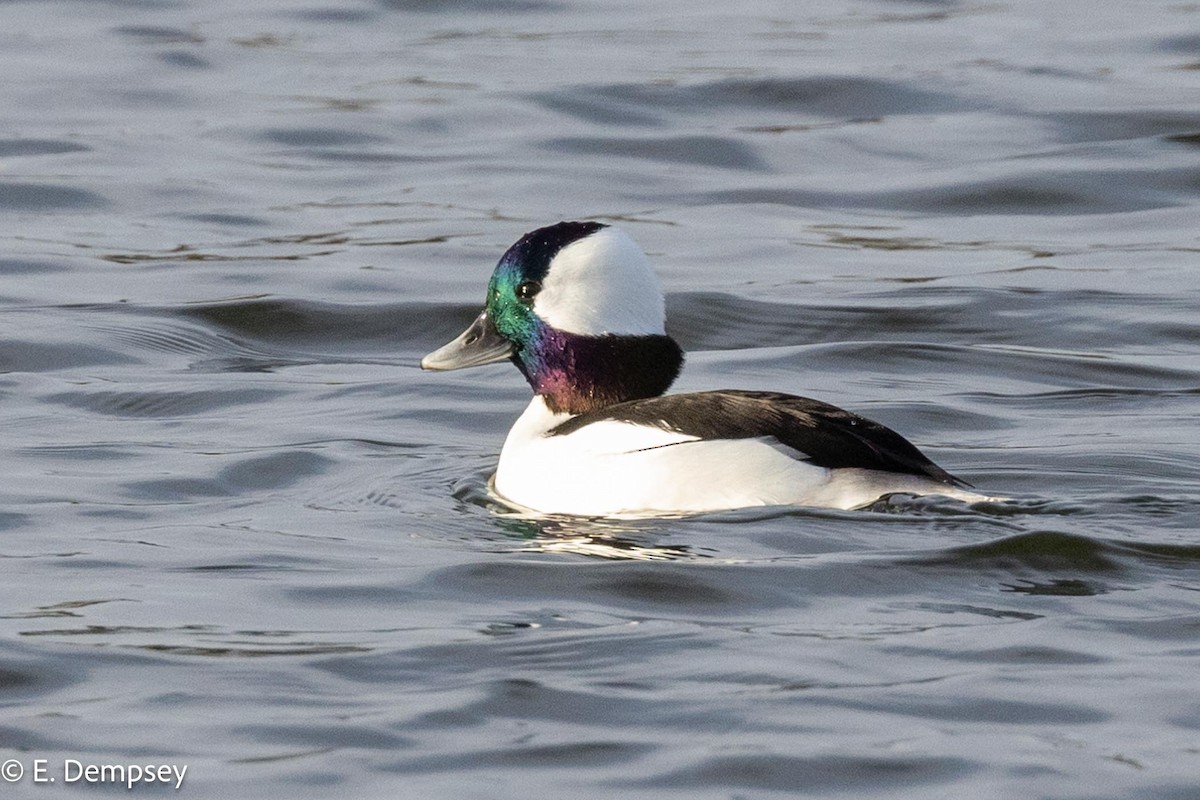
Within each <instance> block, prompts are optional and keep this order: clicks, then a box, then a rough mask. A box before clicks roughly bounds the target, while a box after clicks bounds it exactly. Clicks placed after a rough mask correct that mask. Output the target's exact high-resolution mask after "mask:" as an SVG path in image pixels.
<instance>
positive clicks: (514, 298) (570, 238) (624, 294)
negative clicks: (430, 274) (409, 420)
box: [421, 222, 683, 414]
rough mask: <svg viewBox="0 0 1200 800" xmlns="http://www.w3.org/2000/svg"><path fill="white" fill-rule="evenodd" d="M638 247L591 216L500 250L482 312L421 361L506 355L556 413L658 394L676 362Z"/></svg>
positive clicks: (430, 364) (476, 362)
mask: <svg viewBox="0 0 1200 800" xmlns="http://www.w3.org/2000/svg"><path fill="white" fill-rule="evenodd" d="M664 319H665V311H664V305H663V296H662V290H661V289H660V288H659V285H658V280H657V279H656V277H655V275H654V271H653V269H651V267H650V262H649V260H648V259H647V258H646V255H645V253H643V252H642V250H641V248H640V247H638V245H637V244H636V243H635V242H634V241H633V240H632V239H631V238H629V236H627V235H626V234H625V233H623V232H622V231H621V230H619V229H617V228H613V227H610V226H608V225H604V224H602V223H599V222H560V223H558V224H556V225H550V226H548V227H545V228H539V229H537V230H535V231H531V232H530V233H527V234H525V235H524V236H522V237H521V238H520V239H519V240H518V241H517V243H516V244H514V245H513V246H512V247H510V248H509V249H508V250H507V252H505V253H504V255H503V256H502V257H501V258H500V262H499V263H498V264H497V265H496V269H495V271H494V272H493V273H492V278H491V281H489V283H488V290H487V300H486V302H485V304H484V308H483V311H482V312H480V314H479V316H478V317H476V318H475V321H474V322H472V323H471V325H470V327H468V328H467V330H465V331H464V332H463V333H462V335H460V336H459V337H458V338H457V339H455V340H454V341H452V342H450V343H449V344H447V345H445V346H444V347H442V348H440V349H438V350H435V351H434V352H432V353H430V354H429V355H427V356H425V358H423V359H422V360H421V368H422V369H428V370H451V369H461V368H463V367H475V366H480V365H483V364H491V363H495V362H498V361H505V360H511V361H512V362H513V363H514V364H516V366H517V368H518V369H519V370H520V371H521V373H522V374H523V375H524V376H525V378H526V380H528V381H529V384H530V386H532V387H533V391H534V393H535V394H537V395H540V396H541V397H542V398H543V399H544V400H545V402H546V405H547V406H548V407H549V408H550V409H551V410H552V411H554V412H556V413H567V414H580V413H583V412H585V411H591V410H595V409H598V408H603V407H605V406H608V405H611V404H613V403H619V402H622V401H624V400H636V399H640V398H643V397H653V396H656V395H659V394H662V393H663V392H665V391H666V390H667V388H668V387H670V385H671V383H673V382H674V380H675V378H676V376H677V375H678V374H679V369H680V367H681V366H682V364H683V351H682V350H681V349H680V348H679V345H678V344H676V342H675V340H674V339H672V338H671V337H669V336H667V335H666V331H665V329H664V327H663V324H664Z"/></svg>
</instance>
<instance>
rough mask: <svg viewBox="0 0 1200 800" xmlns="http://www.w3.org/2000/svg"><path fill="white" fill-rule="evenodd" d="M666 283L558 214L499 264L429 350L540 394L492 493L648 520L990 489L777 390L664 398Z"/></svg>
mask: <svg viewBox="0 0 1200 800" xmlns="http://www.w3.org/2000/svg"><path fill="white" fill-rule="evenodd" d="M664 316H665V314H664V307H663V299H662V292H661V290H660V289H659V287H658V283H657V280H656V279H655V277H654V273H653V270H652V269H651V268H650V265H649V262H648V261H647V259H646V257H645V255H644V254H643V253H642V251H641V249H640V248H638V247H637V245H636V244H635V243H634V242H633V241H632V240H631V239H630V238H629V237H628V236H626V235H625V234H623V233H622V232H621V231H619V230H618V229H616V228H612V227H608V226H605V225H601V224H599V223H594V222H588V223H575V222H571V223H559V224H558V225H552V226H549V227H546V228H540V229H538V230H536V231H532V232H531V233H528V234H526V235H525V236H524V237H522V239H521V240H519V241H518V242H517V243H516V244H515V245H513V247H511V248H510V249H509V250H508V252H506V253H505V255H504V256H503V257H502V258H501V259H500V263H499V264H498V265H497V267H496V270H495V272H494V273H493V275H492V279H491V282H490V283H489V286H488V297H487V302H486V305H485V308H484V311H483V312H482V313H481V314H480V315H479V317H478V318H477V319H476V320H475V322H474V323H473V324H472V325H471V327H470V328H468V329H467V331H466V332H464V333H463V335H462V336H460V337H459V338H458V339H456V340H455V341H453V342H451V343H450V344H448V345H446V346H445V347H443V348H441V349H440V350H438V351H436V352H434V353H431V354H430V355H428V356H426V357H425V359H423V360H422V362H421V365H422V367H423V368H426V369H435V370H438V369H457V368H459V367H464V366H476V365H479V364H485V363H491V362H494V361H501V360H511V361H513V362H514V363H515V364H516V366H517V367H518V368H519V369H520V370H521V372H522V374H523V375H525V377H526V379H527V380H528V381H529V383H530V385H531V386H532V387H533V389H534V399H533V401H532V402H531V403H530V405H529V407H528V408H527V409H526V410H525V413H524V414H522V415H521V417H520V419H518V420H517V422H516V424H515V425H514V426H513V428H512V430H511V431H510V432H509V435H508V438H507V440H506V441H505V444H504V447H503V449H502V451H501V454H500V463H499V466H498V469H497V472H496V475H495V478H494V489H495V491H496V493H497V494H499V495H500V496H501V498H502V499H504V500H506V501H508V502H509V503H511V504H513V505H516V506H519V507H521V508H524V509H527V510H530V511H535V512H544V513H565V514H583V515H596V516H602V515H614V516H615V515H620V516H642V515H653V514H678V513H695V512H703V511H716V510H723V509H731V508H741V507H746V506H762V505H807V506H822V507H834V508H855V507H859V506H863V505H866V504H869V503H871V502H873V501H874V500H876V499H878V498H879V497H881V496H883V495H887V494H892V493H897V492H904V493H912V494H943V495H949V496H952V497H957V498H960V499H965V500H981V499H985V498H983V497H982V496H980V495H976V494H974V493H972V492H970V491H968V490H967V484H965V483H964V482H963V481H961V480H959V479H957V478H955V477H954V476H952V475H950V474H949V473H948V472H946V471H945V470H943V469H942V468H940V467H938V466H937V465H936V464H934V463H933V462H932V461H930V460H929V459H928V458H926V457H925V455H924V454H922V453H921V451H920V450H918V449H917V448H916V447H915V446H914V445H912V444H911V443H910V442H909V441H908V440H907V439H905V438H904V437H902V436H900V435H899V434H898V433H896V432H894V431H892V430H891V429H889V428H887V427H885V426H883V425H880V424H879V423H877V422H873V421H872V420H869V419H866V418H864V417H860V416H858V415H856V414H852V413H850V412H848V411H844V410H842V409H840V408H837V407H836V406H832V405H829V404H828V403H822V402H820V401H817V400H811V399H808V398H803V397H797V396H794V395H788V394H781V393H776V392H749V391H738V390H724V391H711V392H695V393H689V394H675V395H667V394H663V392H665V391H666V390H667V388H668V387H669V386H670V384H671V383H672V382H673V381H674V379H675V377H676V375H677V374H678V372H679V369H680V367H681V366H682V363H683V353H682V351H681V350H680V349H679V347H678V345H677V344H675V342H674V340H673V339H671V338H670V337H669V336H667V335H666V333H665V331H664V329H663V321H664Z"/></svg>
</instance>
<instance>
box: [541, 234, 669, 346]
mask: <svg viewBox="0 0 1200 800" xmlns="http://www.w3.org/2000/svg"><path fill="white" fill-rule="evenodd" d="M533 311H534V313H536V314H537V315H538V316H539V317H541V318H542V319H543V320H545V321H546V322H547V323H549V324H550V325H551V326H552V327H555V328H558V329H559V330H561V331H566V332H568V333H582V334H586V335H589V336H597V335H600V334H605V333H613V334H629V335H638V336H644V335H648V334H662V333H664V332H665V331H664V329H663V321H664V319H665V317H666V312H665V310H664V307H663V296H662V289H661V288H660V287H659V285H658V278H656V277H655V275H654V270H653V269H652V268H651V266H650V260H649V259H647V258H646V254H645V253H643V252H642V249H641V248H640V247H638V245H637V243H636V242H634V241H633V239H631V238H629V236H628V235H626V234H625V233H624V232H623V231H621V230H619V229H617V228H601V229H600V230H598V231H596V232H595V233H593V234H591V235H590V236H585V237H584V238H582V239H579V240H577V241H574V242H572V243H571V244H569V245H567V246H566V247H564V248H563V249H562V250H560V251H558V254H557V255H556V256H554V259H553V260H552V261H551V262H550V269H549V271H547V273H546V277H545V279H543V281H542V290H541V291H540V292H538V295H537V299H536V300H535V301H534V304H533Z"/></svg>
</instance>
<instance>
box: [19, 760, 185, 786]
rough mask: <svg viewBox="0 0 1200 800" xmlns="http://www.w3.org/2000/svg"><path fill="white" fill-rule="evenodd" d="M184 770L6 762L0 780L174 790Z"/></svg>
mask: <svg viewBox="0 0 1200 800" xmlns="http://www.w3.org/2000/svg"><path fill="white" fill-rule="evenodd" d="M187 770H188V768H187V764H98V763H97V764H89V763H85V762H83V761H79V760H78V759H74V758H64V759H63V760H62V761H51V760H50V759H48V758H31V759H27V760H25V761H22V760H20V759H17V758H10V759H8V760H7V761H5V762H4V763H3V764H0V779H3V780H4V782H5V783H16V782H17V781H20V780H22V779H25V778H28V780H29V782H30V783H67V784H72V783H81V784H112V785H114V786H124V787H125V788H126V789H136V788H137V787H139V786H162V785H164V784H165V785H167V786H171V787H173V788H174V789H176V790H178V789H179V788H180V787H181V786H183V779H184V777H185V776H186V775H187Z"/></svg>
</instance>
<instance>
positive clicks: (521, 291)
mask: <svg viewBox="0 0 1200 800" xmlns="http://www.w3.org/2000/svg"><path fill="white" fill-rule="evenodd" d="M541 290H542V285H541V284H540V283H538V282H537V281H522V282H521V283H518V284H517V299H518V300H520V301H521V302H522V303H531V302H533V298H534V297H535V296H536V295H537V293H538V292H540V291H541Z"/></svg>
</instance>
